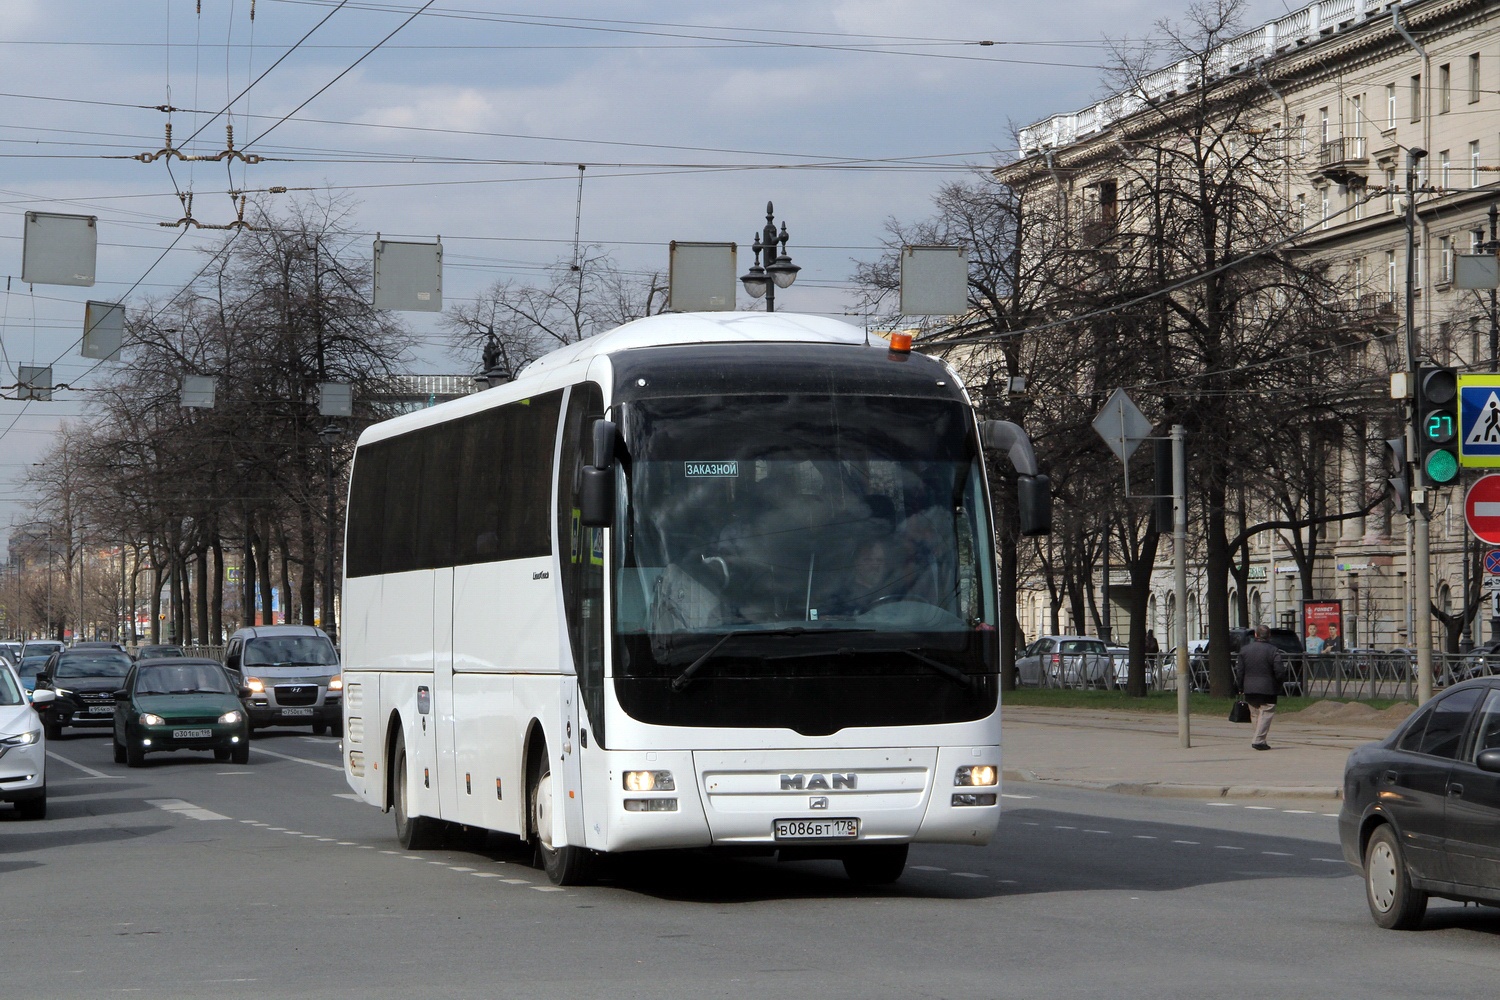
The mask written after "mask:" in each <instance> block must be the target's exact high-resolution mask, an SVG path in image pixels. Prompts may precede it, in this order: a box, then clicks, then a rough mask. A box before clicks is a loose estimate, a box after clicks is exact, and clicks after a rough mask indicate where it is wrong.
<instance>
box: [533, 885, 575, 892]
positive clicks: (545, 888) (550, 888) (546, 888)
mask: <svg viewBox="0 0 1500 1000" xmlns="http://www.w3.org/2000/svg"><path fill="white" fill-rule="evenodd" d="M532 888H533V889H535V890H536V891H537V892H566V891H567V890H566V889H564V888H563V887H562V886H560V885H534V886H532Z"/></svg>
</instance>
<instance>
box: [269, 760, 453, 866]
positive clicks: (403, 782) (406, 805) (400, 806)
mask: <svg viewBox="0 0 1500 1000" xmlns="http://www.w3.org/2000/svg"><path fill="white" fill-rule="evenodd" d="M246 750H247V751H248V750H249V748H248V747H247V748H246ZM391 759H392V760H393V761H395V768H394V770H395V773H394V775H393V778H394V781H395V783H396V787H395V788H394V789H392V791H393V792H394V794H393V795H392V796H391V798H392V799H394V800H395V802H394V806H395V812H396V839H397V840H399V841H401V846H402V847H404V848H406V849H407V850H408V851H422V850H427V849H428V848H431V847H436V846H437V842H438V829H439V821H438V820H435V819H432V818H431V817H430V816H415V815H413V814H412V811H411V789H410V788H409V787H408V784H407V782H408V780H409V779H408V777H407V773H406V772H407V767H406V738H405V737H404V736H402V735H401V734H400V733H397V734H396V752H395V753H394V754H392V755H391Z"/></svg>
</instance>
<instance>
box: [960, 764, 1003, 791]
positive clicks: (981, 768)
mask: <svg viewBox="0 0 1500 1000" xmlns="http://www.w3.org/2000/svg"><path fill="white" fill-rule="evenodd" d="M995 777H996V775H995V768H994V766H993V765H991V764H965V765H964V766H963V767H961V768H959V769H958V772H957V773H956V774H954V775H953V783H954V784H955V785H963V786H969V785H993V784H994V783H995Z"/></svg>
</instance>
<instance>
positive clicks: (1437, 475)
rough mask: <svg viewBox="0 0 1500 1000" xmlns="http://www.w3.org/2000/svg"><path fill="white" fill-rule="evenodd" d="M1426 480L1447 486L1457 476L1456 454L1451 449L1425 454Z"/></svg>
mask: <svg viewBox="0 0 1500 1000" xmlns="http://www.w3.org/2000/svg"><path fill="white" fill-rule="evenodd" d="M1426 469H1427V481H1428V482H1430V483H1432V484H1433V485H1435V486H1447V485H1448V484H1449V483H1451V482H1453V480H1455V479H1457V478H1458V456H1457V455H1455V454H1453V452H1451V451H1435V452H1433V453H1432V454H1430V455H1428V456H1427V463H1426Z"/></svg>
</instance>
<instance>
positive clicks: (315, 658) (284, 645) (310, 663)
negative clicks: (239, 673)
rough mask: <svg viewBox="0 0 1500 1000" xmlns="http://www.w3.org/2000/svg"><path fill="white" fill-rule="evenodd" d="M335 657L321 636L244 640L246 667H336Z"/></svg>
mask: <svg viewBox="0 0 1500 1000" xmlns="http://www.w3.org/2000/svg"><path fill="white" fill-rule="evenodd" d="M338 662H339V655H338V653H337V651H335V650H334V648H333V643H331V642H329V641H328V640H327V639H325V638H323V637H322V636H321V635H275V636H260V637H258V638H254V639H247V640H246V641H245V660H244V663H245V666H247V667H336V666H338Z"/></svg>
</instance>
